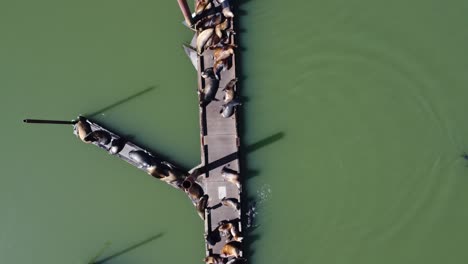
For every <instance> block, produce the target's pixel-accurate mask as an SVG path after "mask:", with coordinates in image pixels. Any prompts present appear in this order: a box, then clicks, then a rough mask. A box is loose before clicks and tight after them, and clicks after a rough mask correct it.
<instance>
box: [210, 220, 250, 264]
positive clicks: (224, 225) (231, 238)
mask: <svg viewBox="0 0 468 264" xmlns="http://www.w3.org/2000/svg"><path fill="white" fill-rule="evenodd" d="M238 225H239V221H238V219H237V220H236V221H227V220H224V221H221V222H219V223H218V227H217V228H216V229H215V230H213V231H211V234H210V236H212V237H213V236H214V234H216V235H218V237H219V239H220V236H223V237H225V238H226V244H224V246H223V247H222V248H221V252H220V254H210V255H209V256H207V257H206V258H204V259H203V261H205V262H206V263H207V264H225V263H226V264H227V263H229V264H233V263H245V262H246V260H245V259H244V258H243V257H242V243H241V242H242V239H243V237H242V236H241V234H240V232H239V228H238ZM208 240H209V239H208V238H207V241H208ZM218 241H219V240H218ZM214 242H216V240H215V241H214Z"/></svg>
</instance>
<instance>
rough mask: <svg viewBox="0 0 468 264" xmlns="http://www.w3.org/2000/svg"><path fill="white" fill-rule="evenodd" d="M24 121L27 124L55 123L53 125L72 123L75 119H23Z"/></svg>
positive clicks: (74, 122)
mask: <svg viewBox="0 0 468 264" xmlns="http://www.w3.org/2000/svg"><path fill="white" fill-rule="evenodd" d="M23 122H24V123H28V124H55V125H74V124H76V122H77V121H62V120H44V119H24V120H23Z"/></svg>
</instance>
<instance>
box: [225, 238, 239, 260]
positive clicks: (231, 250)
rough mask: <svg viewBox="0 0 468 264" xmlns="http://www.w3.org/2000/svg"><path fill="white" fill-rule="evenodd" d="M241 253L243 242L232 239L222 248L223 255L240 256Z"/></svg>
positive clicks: (226, 256)
mask: <svg viewBox="0 0 468 264" xmlns="http://www.w3.org/2000/svg"><path fill="white" fill-rule="evenodd" d="M240 255H241V244H240V243H239V242H238V241H231V242H228V243H226V245H224V246H223V248H222V249H221V257H223V258H228V257H235V258H238V257H240Z"/></svg>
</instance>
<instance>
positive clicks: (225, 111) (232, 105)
mask: <svg viewBox="0 0 468 264" xmlns="http://www.w3.org/2000/svg"><path fill="white" fill-rule="evenodd" d="M238 105H242V103H241V102H240V100H239V99H237V98H235V99H233V100H231V101H230V102H229V103H227V104H224V105H223V106H222V108H221V110H220V111H219V113H220V114H221V115H222V116H223V117H224V118H229V117H231V116H232V115H233V114H234V110H235V109H236V106H238Z"/></svg>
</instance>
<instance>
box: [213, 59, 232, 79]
mask: <svg viewBox="0 0 468 264" xmlns="http://www.w3.org/2000/svg"><path fill="white" fill-rule="evenodd" d="M228 68H229V61H228V60H227V59H226V60H218V61H215V63H214V65H213V71H214V73H215V76H216V78H217V79H218V80H219V79H221V71H225V70H227V69H228Z"/></svg>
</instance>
